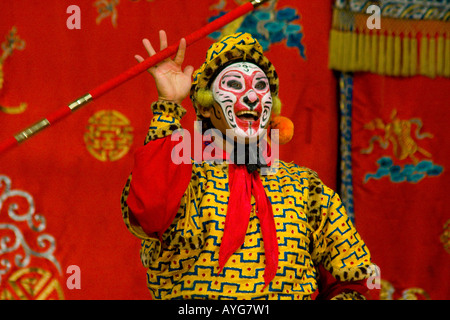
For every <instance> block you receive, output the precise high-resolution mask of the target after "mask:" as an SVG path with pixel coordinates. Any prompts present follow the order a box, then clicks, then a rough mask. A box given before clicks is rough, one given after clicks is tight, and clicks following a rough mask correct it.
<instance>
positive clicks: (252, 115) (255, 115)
mask: <svg viewBox="0 0 450 320" xmlns="http://www.w3.org/2000/svg"><path fill="white" fill-rule="evenodd" d="M260 116H261V114H260V113H259V112H257V111H252V110H243V111H239V112H238V113H236V117H237V118H238V119H239V120H241V121H243V122H254V121H257V120H258V119H259V117H260Z"/></svg>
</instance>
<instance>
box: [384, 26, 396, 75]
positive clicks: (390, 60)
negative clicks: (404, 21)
mask: <svg viewBox="0 0 450 320" xmlns="http://www.w3.org/2000/svg"><path fill="white" fill-rule="evenodd" d="M393 73H394V37H393V36H392V34H388V36H387V37H386V74H387V75H392V74H393Z"/></svg>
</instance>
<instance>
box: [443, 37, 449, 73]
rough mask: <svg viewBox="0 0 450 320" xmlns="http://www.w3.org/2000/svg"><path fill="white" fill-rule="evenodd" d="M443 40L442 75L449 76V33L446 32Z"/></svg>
mask: <svg viewBox="0 0 450 320" xmlns="http://www.w3.org/2000/svg"><path fill="white" fill-rule="evenodd" d="M444 42H445V49H444V63H445V64H444V76H445V77H450V34H446V37H445V41H444Z"/></svg>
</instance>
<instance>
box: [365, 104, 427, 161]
mask: <svg viewBox="0 0 450 320" xmlns="http://www.w3.org/2000/svg"><path fill="white" fill-rule="evenodd" d="M413 125H416V131H415V133H414V134H412V129H413ZM364 129H367V130H372V131H373V130H377V129H380V130H383V131H384V135H383V136H382V135H374V136H373V137H372V138H371V139H370V142H369V147H367V148H366V149H363V150H361V153H363V154H369V153H371V152H372V151H373V149H374V143H375V142H378V144H379V145H380V147H382V148H383V149H387V147H388V146H389V145H390V144H391V145H392V149H393V153H394V156H395V157H396V158H397V159H399V160H405V159H407V158H410V159H411V160H412V161H413V162H414V164H417V162H418V158H417V156H416V154H417V153H420V154H422V155H423V156H425V157H427V158H431V153H430V152H428V151H427V150H425V149H424V148H422V147H420V146H419V145H418V143H417V141H416V140H415V139H414V137H413V135H414V136H415V138H416V139H424V138H433V135H432V134H431V133H427V132H425V133H421V132H420V130H421V129H422V120H420V119H418V118H413V119H409V120H402V119H399V118H398V116H397V110H394V111H392V114H391V122H389V123H384V122H383V120H382V119H380V118H376V119H375V120H373V121H371V122H369V123H367V124H366V125H364Z"/></svg>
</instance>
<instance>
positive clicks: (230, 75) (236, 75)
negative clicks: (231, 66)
mask: <svg viewBox="0 0 450 320" xmlns="http://www.w3.org/2000/svg"><path fill="white" fill-rule="evenodd" d="M229 77H236V78H242V76H241V75H240V74H229V75H227V74H226V75H224V76H223V77H222V79H225V78H229Z"/></svg>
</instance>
